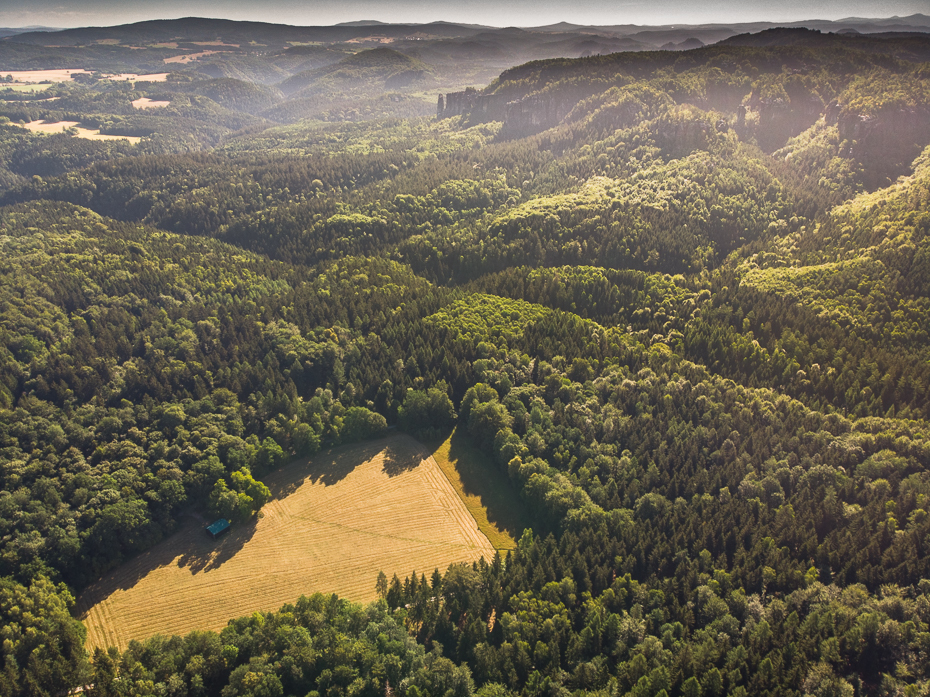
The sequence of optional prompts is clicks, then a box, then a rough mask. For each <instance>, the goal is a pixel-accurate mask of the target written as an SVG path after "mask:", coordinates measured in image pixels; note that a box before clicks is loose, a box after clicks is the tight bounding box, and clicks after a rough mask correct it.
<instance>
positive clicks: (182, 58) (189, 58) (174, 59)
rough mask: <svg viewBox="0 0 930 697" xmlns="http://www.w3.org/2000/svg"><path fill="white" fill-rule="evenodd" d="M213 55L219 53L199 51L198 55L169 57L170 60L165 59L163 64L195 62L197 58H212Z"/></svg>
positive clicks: (188, 54) (189, 54) (187, 54)
mask: <svg viewBox="0 0 930 697" xmlns="http://www.w3.org/2000/svg"><path fill="white" fill-rule="evenodd" d="M214 53H220V51H200V52H198V53H185V54H183V55H180V56H171V58H165V60H164V62H165V63H190V62H191V61H195V60H197V59H198V58H203V57H204V56H212V55H213V54H214Z"/></svg>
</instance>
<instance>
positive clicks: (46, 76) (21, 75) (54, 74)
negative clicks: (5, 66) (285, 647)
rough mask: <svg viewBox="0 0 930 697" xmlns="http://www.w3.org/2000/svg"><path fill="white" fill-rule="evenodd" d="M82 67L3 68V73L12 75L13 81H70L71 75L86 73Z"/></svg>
mask: <svg viewBox="0 0 930 697" xmlns="http://www.w3.org/2000/svg"><path fill="white" fill-rule="evenodd" d="M86 72H88V71H86V70H82V69H80V70H79V69H71V68H62V69H60V70H5V71H0V73H2V74H3V75H12V76H13V81H14V82H30V83H31V82H44V81H45V80H48V81H50V82H70V81H71V80H72V77H71V76H72V75H77V74H80V73H86Z"/></svg>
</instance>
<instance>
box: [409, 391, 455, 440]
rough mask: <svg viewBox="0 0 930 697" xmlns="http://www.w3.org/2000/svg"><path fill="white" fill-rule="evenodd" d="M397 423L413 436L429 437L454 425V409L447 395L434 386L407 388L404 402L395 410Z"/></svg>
mask: <svg viewBox="0 0 930 697" xmlns="http://www.w3.org/2000/svg"><path fill="white" fill-rule="evenodd" d="M397 423H398V426H400V428H401V429H403V430H404V431H407V432H408V433H411V434H413V435H415V436H419V437H430V436H431V435H434V434H435V435H438V434H441V433H443V432H446V431H448V430H449V429H451V428H452V427H453V426H454V425H455V409H454V407H453V405H452V400H451V399H449V395H448V394H446V393H445V392H443V391H442V390H440V389H438V388H436V387H431V388H430V389H428V390H414V389H409V390H407V394H406V395H405V396H404V403H403V404H401V406H400V408H399V409H398V410H397Z"/></svg>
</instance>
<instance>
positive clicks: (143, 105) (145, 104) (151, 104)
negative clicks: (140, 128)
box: [132, 97, 171, 109]
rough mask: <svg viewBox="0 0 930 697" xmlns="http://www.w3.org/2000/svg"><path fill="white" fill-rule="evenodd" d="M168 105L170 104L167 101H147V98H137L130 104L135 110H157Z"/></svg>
mask: <svg viewBox="0 0 930 697" xmlns="http://www.w3.org/2000/svg"><path fill="white" fill-rule="evenodd" d="M170 104H171V102H168V101H160V100H156V99H149V98H148V97H139V99H137V100H135V101H134V102H132V105H133V107H135V108H136V109H159V108H161V107H166V106H168V105H170Z"/></svg>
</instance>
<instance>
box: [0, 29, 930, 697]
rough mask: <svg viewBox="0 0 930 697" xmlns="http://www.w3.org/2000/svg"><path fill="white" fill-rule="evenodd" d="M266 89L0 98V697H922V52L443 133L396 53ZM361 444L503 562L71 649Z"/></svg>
mask: <svg viewBox="0 0 930 697" xmlns="http://www.w3.org/2000/svg"><path fill="white" fill-rule="evenodd" d="M4 50H6V51H9V50H12V49H10V48H9V46H8V47H6V48H5V49H4ZM25 50H26V49H23V51H25ZM68 50H69V51H79V50H80V48H69V49H68ZM95 50H96V51H98V53H99V52H100V51H103V50H104V49H103V48H101V47H100V46H98V47H97V48H96V49H95ZM282 51H283V53H275V54H274V55H273V56H272V58H273V60H274V61H277V63H276V65H277V66H278V72H274V71H271V72H272V73H274V76H273V77H275V79H271V78H268V79H265V80H259V79H257V78H255V75H256V74H257V73H258V72H260V70H259V67H257V66H258V63H256V62H255V61H257V59H255V60H253V62H252V63H250V64H249V66H250V67H249V70H250V71H251V72H249V73H248V75H247V74H246V72H245V69H244V68H243V71H244V72H242V73H241V76H240V77H239V78H233V77H228V76H222V77H216V76H212V77H211V76H210V75H209V74H203V73H198V72H197V71H196V69H193V68H192V69H188V70H186V71H178V72H174V73H171V74H170V75H169V76H168V79H167V80H166V81H165V82H146V81H137V82H117V81H114V80H109V79H106V78H105V76H101V75H99V74H98V75H96V76H94V77H93V78H92V79H86V80H83V81H74V82H67V83H60V84H56V85H52V86H50V87H48V88H47V89H45V90H44V91H39V92H35V93H26V92H15V91H12V90H10V91H6V92H4V91H2V86H0V120H2V121H3V123H0V204H2V207H0V249H2V254H0V639H2V643H0V655H2V665H0V671H2V676H0V696H2V697H12V696H14V695H16V696H18V695H49V696H51V695H60V694H66V693H67V691H68V690H69V689H73V688H77V687H81V688H82V689H84V692H85V694H89V695H94V696H97V695H99V696H100V697H104V696H106V697H109V696H111V695H113V696H116V695H172V696H182V695H191V696H192V697H193V696H199V695H221V696H222V697H234V696H238V695H242V696H245V695H254V696H256V697H259V696H262V697H265V696H267V697H279V696H283V695H297V696H303V695H308V696H312V697H355V696H359V697H361V696H370V697H377V696H380V695H384V696H385V697H390V696H392V695H393V696H396V697H426V696H427V695H436V696H442V697H470V696H471V695H473V694H477V695H479V697H507V696H511V695H512V696H514V697H516V696H517V695H520V696H523V697H543V696H552V697H567V696H568V695H577V696H578V697H582V696H583V695H591V696H592V697H594V696H600V697H614V696H616V695H625V694H633V695H637V696H638V697H679V696H682V697H717V696H721V697H722V696H723V695H734V696H737V695H749V694H753V695H755V694H772V695H774V694H779V695H794V696H797V697H800V696H801V695H818V696H821V697H828V696H829V697H836V696H843V697H854V696H858V695H876V696H877V695H907V697H917V696H918V695H926V694H928V693H930V547H928V546H930V334H928V332H930V38H928V36H927V35H919V34H907V35H899V34H888V35H885V34H879V35H870V36H857V35H855V34H842V35H841V34H827V33H820V32H816V31H808V30H800V29H792V30H777V29H773V30H768V31H765V32H762V33H760V34H754V35H748V36H738V37H734V38H732V39H728V40H726V41H723V42H721V43H719V44H716V45H713V46H708V47H705V48H699V49H695V50H690V51H680V52H679V51H647V52H636V53H633V52H627V53H614V54H610V55H598V56H590V57H583V58H571V59H569V58H556V59H551V60H540V61H534V62H531V63H527V64H525V65H520V66H516V67H512V68H510V69H508V70H506V71H504V72H503V73H501V74H500V75H499V77H497V78H496V79H495V80H493V81H492V82H490V84H488V85H487V87H485V88H483V89H481V90H471V91H468V92H463V93H462V95H461V96H460V97H457V98H456V99H457V100H458V101H452V102H449V103H454V104H456V105H459V107H461V108H459V107H456V110H457V111H458V113H450V112H449V110H448V109H446V110H445V112H442V111H440V113H439V116H440V118H437V117H436V116H435V114H436V113H437V112H436V107H435V97H436V94H434V93H430V94H428V95H426V96H424V94H423V93H424V90H427V89H429V88H431V87H435V86H436V85H439V84H441V83H442V79H443V78H442V75H443V74H444V73H443V71H444V70H448V69H449V68H448V66H446V67H442V66H440V65H438V64H432V63H430V62H429V60H430V58H429V55H430V54H429V53H428V52H426V51H424V52H423V54H421V55H415V54H413V53H411V52H407V53H405V52H403V51H395V50H393V49H386V48H378V49H374V50H362V51H359V50H358V49H357V47H356V49H355V50H354V51H353V50H350V47H349V46H348V45H347V44H345V45H338V46H336V47H320V46H316V47H314V46H304V47H303V48H302V50H300V51H294V52H293V53H291V54H290V55H285V54H287V53H288V51H291V49H282ZM298 58H299V60H298ZM240 59H241V60H242V61H245V58H241V57H240ZM101 60H102V59H101ZM229 60H230V61H232V58H230V59H229ZM250 60H252V59H250ZM269 60H271V59H269ZM287 61H291V63H287ZM308 61H309V62H313V61H315V62H314V63H313V65H312V66H310V67H307V68H306V69H305V70H296V67H299V66H303V65H304V63H303V62H308ZM269 64H270V63H267V62H266V63H263V64H262V65H265V69H267V70H268V71H270V68H267V65H269ZM282 65H289V66H290V68H289V70H290V71H291V72H292V74H291V75H290V76H286V77H284V76H283V75H284V74H283V72H281V71H284V68H282V67H281V66H282ZM201 67H202V66H201ZM195 68H196V66H195ZM267 74H271V73H267ZM277 78H281V79H277ZM347 85H348V86H350V87H347ZM141 99H148V100H152V101H157V102H159V103H165V105H164V106H160V107H158V108H154V109H150V110H148V109H147V110H141V109H136V108H135V107H134V106H133V104H134V102H136V101H137V100H141ZM427 99H428V100H430V101H427ZM462 105H464V106H462ZM40 120H44V121H47V122H68V123H80V124H81V126H82V127H87V128H90V127H92V128H96V129H99V131H100V133H102V134H105V135H116V136H133V137H136V138H139V139H140V140H139V141H138V142H133V141H131V140H127V139H115V140H88V139H84V138H81V137H80V136H79V134H78V135H75V133H76V131H75V130H72V131H70V132H69V131H64V132H61V133H56V134H44V133H39V132H35V131H34V130H28V129H27V128H26V127H25V126H26V125H28V124H31V123H34V122H36V121H40ZM388 427H398V428H400V429H401V430H404V431H406V432H409V433H411V434H414V435H417V436H419V437H426V438H429V437H435V436H436V435H437V434H445V433H447V432H448V431H449V429H450V428H452V427H455V428H456V429H458V430H459V432H460V433H461V434H463V435H465V436H467V438H469V439H470V441H471V442H473V443H474V444H476V445H477V446H478V447H479V448H480V449H481V450H483V452H484V453H485V454H486V456H487V457H488V458H490V459H491V460H493V462H494V463H495V464H496V466H498V467H500V468H501V470H502V471H503V472H506V474H507V476H508V477H509V479H510V481H511V482H512V483H513V484H514V486H515V487H516V489H517V490H518V491H519V493H520V496H521V497H523V499H524V500H525V501H526V503H527V504H528V509H529V510H531V511H533V512H534V518H533V527H532V529H527V530H526V531H525V532H524V533H523V535H522V537H521V538H520V540H519V545H518V547H517V549H515V550H513V551H512V552H509V553H507V554H506V555H505V556H501V555H498V556H496V557H495V558H493V559H486V560H483V561H482V562H480V563H476V564H474V565H472V566H467V565H453V566H451V567H449V568H448V569H437V570H432V569H422V570H420V569H418V570H417V572H418V573H412V574H410V575H409V576H407V577H405V578H400V577H398V576H394V577H393V578H390V579H387V578H382V579H380V580H379V579H376V578H374V577H373V578H372V579H371V587H372V588H376V587H377V589H378V593H379V595H380V599H379V600H378V601H377V602H374V603H372V604H370V605H368V606H361V605H357V604H353V603H350V602H348V601H346V600H343V599H340V598H338V597H335V596H331V597H330V596H322V595H319V594H316V595H315V594H313V590H314V589H312V588H308V589H307V596H305V597H301V598H299V599H298V598H294V602H293V603H292V604H289V605H285V606H284V607H282V608H281V609H280V610H279V611H277V612H265V613H261V612H256V613H255V614H254V615H252V616H249V617H242V618H238V619H233V618H231V619H230V622H229V624H228V626H227V627H226V628H225V629H223V630H222V631H221V632H210V631H196V632H193V633H191V634H189V635H188V636H184V637H177V636H176V637H163V636H157V637H154V638H151V639H148V640H145V641H142V642H138V641H136V642H132V643H131V644H130V646H129V647H128V648H127V649H126V650H125V651H120V650H118V649H117V648H114V647H111V648H110V649H109V650H103V649H97V650H95V651H94V652H92V653H90V654H89V653H88V652H87V651H86V649H85V646H84V643H85V637H86V632H85V629H84V627H83V626H82V624H81V622H80V621H79V620H77V619H75V618H74V616H73V614H72V613H73V610H74V602H75V601H74V597H75V594H76V593H78V592H79V591H80V590H82V589H83V588H85V587H87V586H88V585H89V584H90V583H92V582H94V581H95V580H96V579H98V578H100V577H101V576H102V575H104V574H106V573H107V572H109V571H111V570H113V569H115V568H116V567H117V566H118V565H120V564H121V563H123V562H125V561H127V560H129V559H131V558H132V557H133V556H134V555H136V554H138V553H140V552H142V551H144V550H147V549H149V548H151V547H152V546H153V545H155V544H156V543H157V542H158V541H160V540H162V539H164V538H165V537H166V536H168V535H171V534H172V533H173V532H174V531H175V530H177V528H178V524H179V517H180V515H181V514H182V512H183V511H186V510H199V511H205V512H209V513H210V514H213V515H216V516H220V515H222V516H226V517H228V518H230V519H233V520H244V519H248V518H249V517H251V516H253V515H254V514H255V512H256V511H258V510H259V509H260V508H261V507H262V505H263V504H264V503H266V502H267V500H268V498H269V496H270V492H269V490H268V488H267V487H266V486H265V485H264V484H263V483H262V478H263V477H264V476H265V475H267V474H268V473H270V472H272V471H273V470H275V469H276V468H278V467H279V466H280V465H281V464H282V463H284V462H285V461H286V460H287V459H288V458H289V457H291V456H292V455H301V456H306V455H312V454H314V453H316V452H318V451H319V450H320V449H321V448H326V447H330V446H333V445H338V444H341V443H350V442H354V441H361V440H364V439H368V438H374V437H377V436H380V435H382V434H383V433H384V432H385V430H386V429H387V428H388ZM376 584H377V586H376Z"/></svg>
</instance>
